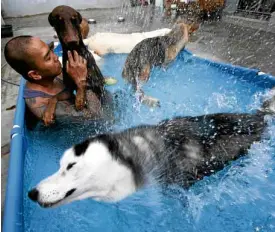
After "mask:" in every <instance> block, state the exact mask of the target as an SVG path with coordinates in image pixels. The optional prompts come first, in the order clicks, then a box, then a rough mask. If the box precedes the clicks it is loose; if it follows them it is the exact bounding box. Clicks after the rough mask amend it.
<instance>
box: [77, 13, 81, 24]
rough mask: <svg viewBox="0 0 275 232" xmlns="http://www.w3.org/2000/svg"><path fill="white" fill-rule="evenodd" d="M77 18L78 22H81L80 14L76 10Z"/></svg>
mask: <svg viewBox="0 0 275 232" xmlns="http://www.w3.org/2000/svg"><path fill="white" fill-rule="evenodd" d="M77 18H78V22H79V24H80V23H81V22H82V16H81V14H80V13H79V12H77Z"/></svg>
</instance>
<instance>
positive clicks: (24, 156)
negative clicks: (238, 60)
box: [3, 47, 275, 232]
mask: <svg viewBox="0 0 275 232" xmlns="http://www.w3.org/2000/svg"><path fill="white" fill-rule="evenodd" d="M55 51H56V53H57V54H59V55H60V53H61V51H60V47H58V48H57V49H56V50H55ZM125 59H126V55H115V54H111V55H107V56H106V57H105V58H104V64H103V67H102V70H103V73H104V75H106V76H107V75H108V76H114V77H116V78H117V79H118V83H117V84H116V85H115V86H110V87H108V89H109V91H110V92H112V93H115V94H116V96H117V110H116V112H115V113H116V117H117V119H118V120H117V121H116V123H115V125H108V126H107V125H101V124H100V125H99V124H97V123H89V122H85V123H83V125H79V124H76V125H75V126H74V125H70V127H68V126H66V124H62V123H61V122H60V123H58V125H57V126H55V127H53V128H51V129H44V128H43V127H42V126H38V128H37V129H35V130H34V131H28V130H27V129H26V127H25V120H24V112H25V103H24V99H23V89H24V84H25V82H24V80H23V79H22V80H21V85H20V89H19V95H18V101H17V107H16V114H15V119H14V126H13V129H12V131H11V155H10V166H9V174H8V184H7V192H6V202H5V211H4V213H5V215H4V223H3V231H4V232H20V231H35V232H39V231H43V232H44V231H51V232H52V231H66V232H69V231H79V232H83V231H104V232H105V231H119V232H120V231H131V232H132V231H204V232H206V231H211V232H213V231H217V232H218V231H219V232H221V231H239V232H240V231H243V232H246V231H275V184H274V183H275V156H274V154H275V121H274V119H272V118H271V119H269V122H268V123H269V127H268V129H267V131H266V134H267V135H269V136H268V139H265V137H263V140H262V141H261V143H256V144H253V146H252V147H251V149H250V151H249V154H248V156H246V157H244V158H242V159H240V160H237V161H235V162H233V163H232V164H230V165H229V166H228V167H227V168H225V169H224V170H222V171H220V172H218V173H217V174H215V175H213V176H211V177H208V178H204V179H203V180H202V181H200V182H199V183H198V184H196V185H195V186H193V187H192V188H191V189H190V190H188V191H184V190H182V189H178V188H173V189H171V194H170V196H166V195H163V194H162V193H161V192H160V191H159V189H158V188H157V187H155V186H151V187H150V188H147V189H144V190H141V191H140V192H138V193H136V194H134V195H133V196H130V197H129V198H127V199H125V200H123V201H121V202H119V203H116V204H107V203H98V202H95V201H93V200H91V199H87V200H83V201H79V202H74V203H72V204H69V205H65V206H61V207H59V208H53V209H42V208H40V207H39V206H38V205H36V204H34V203H33V202H31V201H30V200H29V199H28V198H27V192H28V190H29V189H30V188H31V187H33V186H35V185H36V184H37V183H38V182H39V181H40V180H42V179H43V178H45V177H47V176H49V175H51V174H52V173H53V172H55V171H56V170H57V169H58V165H59V159H60V157H61V155H62V153H63V151H64V150H65V149H66V148H68V147H70V146H71V145H72V144H74V143H76V142H79V141H81V140H83V139H84V138H85V137H87V136H90V135H94V134H97V133H101V132H103V131H110V130H113V131H117V130H122V129H125V128H128V127H132V126H135V125H139V124H154V123H157V122H159V121H160V120H162V119H165V118H171V117H174V116H178V115H192V116H193V115H200V114H207V113H217V112H248V113H253V112H254V111H255V110H256V109H257V108H258V107H259V106H260V105H261V103H262V101H263V98H264V96H265V95H266V94H267V92H268V90H270V89H271V88H272V87H274V86H275V78H274V77H273V76H271V75H267V74H264V73H261V72H259V70H252V69H247V68H243V67H237V66H232V65H229V64H222V63H217V62H212V61H209V60H205V59H202V58H199V57H196V56H194V55H193V54H191V53H190V52H188V51H183V52H181V53H180V54H179V56H178V57H177V59H176V61H175V62H173V64H171V65H170V66H169V68H168V69H167V70H162V69H161V68H154V69H153V70H152V74H151V78H150V81H149V82H148V84H147V85H146V87H145V88H144V90H145V92H146V93H147V94H148V95H151V96H153V97H156V98H158V99H160V102H161V107H160V108H156V109H149V108H147V107H146V106H143V105H139V104H138V103H137V101H136V99H135V97H134V96H132V95H131V92H130V90H129V88H128V86H127V85H126V84H125V83H124V82H123V80H122V78H121V71H122V68H123V64H124V62H125ZM270 137H271V139H270Z"/></svg>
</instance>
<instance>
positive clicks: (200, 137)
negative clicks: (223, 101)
mask: <svg viewBox="0 0 275 232" xmlns="http://www.w3.org/2000/svg"><path fill="white" fill-rule="evenodd" d="M274 103H275V96H273V98H272V99H271V100H269V101H268V102H266V103H265V104H264V107H265V109H263V110H261V111H260V110H259V111H258V112H257V113H255V114H224V113H220V114H210V115H202V116H197V117H178V118H175V119H172V120H165V121H162V122H160V123H159V124H158V125H154V126H138V127H135V128H131V129H127V130H125V131H123V132H119V133H115V134H103V135H99V136H96V137H94V138H92V139H89V140H86V141H84V142H82V143H80V144H77V145H75V146H73V147H72V148H70V149H68V150H66V151H65V153H64V155H63V157H62V159H61V161H60V169H59V170H58V171H57V172H56V173H55V174H53V175H52V176H50V177H48V178H46V179H45V180H43V181H42V182H41V183H39V184H38V185H37V186H36V187H35V188H34V189H32V190H31V191H30V192H29V197H30V199H32V200H33V201H36V202H38V203H39V204H40V205H41V206H42V207H52V206H57V205H61V204H65V203H69V202H72V201H75V200H81V199H84V198H89V197H91V198H93V199H95V200H98V201H105V202H115V201H119V200H122V199H123V198H126V197H127V196H129V195H131V194H132V193H134V192H135V191H137V190H138V189H140V188H142V187H144V186H146V185H147V184H152V181H153V182H154V183H155V182H156V183H158V182H160V183H165V184H170V183H176V184H178V185H180V186H182V187H184V188H188V187H190V186H191V185H192V184H194V183H195V182H196V181H198V180H201V179H202V178H203V177H204V176H208V175H211V174H212V173H214V172H216V171H218V170H221V169H222V168H223V167H224V166H225V165H226V164H228V162H229V161H232V160H235V159H237V158H239V157H240V156H242V155H244V154H245V153H246V151H247V149H249V148H250V146H251V144H252V143H254V142H256V141H259V140H260V139H261V135H262V133H263V131H264V129H265V127H266V123H265V120H264V117H265V115H266V114H273V113H274V112H275V104H274Z"/></svg>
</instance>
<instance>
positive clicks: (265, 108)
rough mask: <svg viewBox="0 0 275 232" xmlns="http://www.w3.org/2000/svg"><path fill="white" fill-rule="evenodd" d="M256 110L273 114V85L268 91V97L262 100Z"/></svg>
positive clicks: (274, 91)
mask: <svg viewBox="0 0 275 232" xmlns="http://www.w3.org/2000/svg"><path fill="white" fill-rule="evenodd" d="M258 112H259V113H264V114H269V115H272V116H275V87H273V88H272V89H271V90H270V91H269V93H268V99H267V100H265V101H264V102H263V104H262V106H261V108H260V109H259V110H258Z"/></svg>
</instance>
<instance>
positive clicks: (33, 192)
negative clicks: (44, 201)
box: [28, 188, 39, 201]
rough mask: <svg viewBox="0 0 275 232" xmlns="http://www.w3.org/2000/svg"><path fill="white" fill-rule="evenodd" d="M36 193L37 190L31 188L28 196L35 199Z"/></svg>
mask: <svg viewBox="0 0 275 232" xmlns="http://www.w3.org/2000/svg"><path fill="white" fill-rule="evenodd" d="M38 195H39V192H38V190H37V189H36V188H34V189H32V190H31V191H29V193H28V196H29V198H30V199H31V200H33V201H37V200H38Z"/></svg>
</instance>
